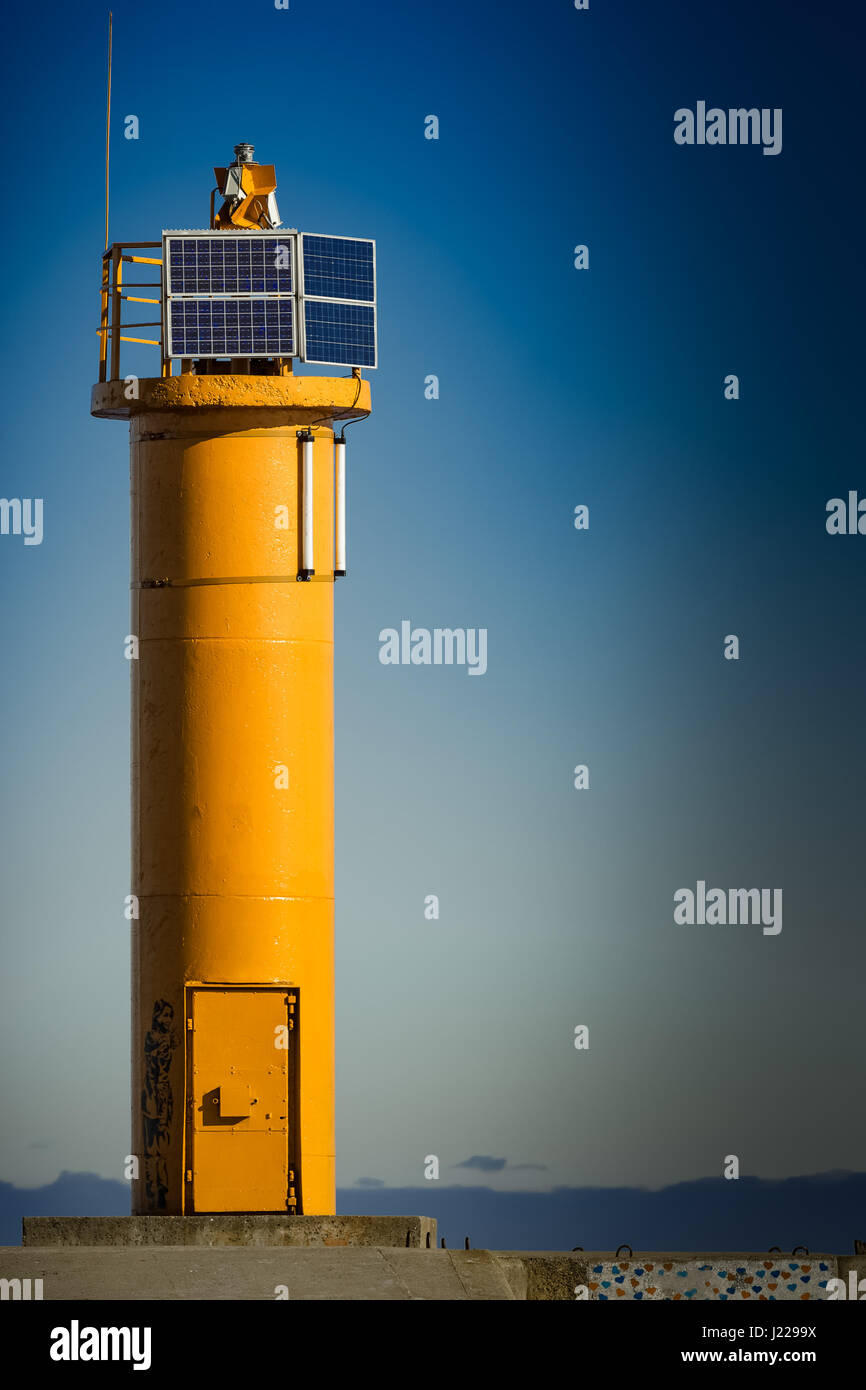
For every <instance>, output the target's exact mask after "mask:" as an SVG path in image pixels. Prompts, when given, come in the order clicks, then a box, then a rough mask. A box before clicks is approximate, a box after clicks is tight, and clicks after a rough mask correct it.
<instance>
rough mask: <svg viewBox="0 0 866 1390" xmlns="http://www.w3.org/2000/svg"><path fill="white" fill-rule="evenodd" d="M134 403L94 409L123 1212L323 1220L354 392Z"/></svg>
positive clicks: (329, 1179) (233, 382) (143, 390)
mask: <svg viewBox="0 0 866 1390" xmlns="http://www.w3.org/2000/svg"><path fill="white" fill-rule="evenodd" d="M137 393H138V394H137V396H136V398H135V399H133V400H129V399H127V394H128V388H127V387H125V385H124V382H123V381H122V380H121V381H109V382H104V383H102V384H100V385H98V386H96V387H94V391H93V403H92V413H93V414H94V415H97V416H102V417H112V418H123V417H128V418H129V420H130V432H131V479H132V524H131V529H132V621H131V630H130V631H131V637H132V639H133V640H132V642H131V644H130V646H131V655H132V656H133V658H134V659H133V660H132V661H131V670H132V691H133V694H132V827H133V828H132V855H133V883H132V887H131V892H132V894H134V899H133V904H134V906H133V911H134V912H135V911H137V912H138V918H137V920H134V921H133V923H132V926H133V938H132V1006H133V1022H132V1057H133V1073H132V1113H133V1136H134V1140H133V1152H134V1153H135V1154H136V1155H137V1156H138V1158H139V1165H140V1167H139V1178H138V1181H137V1182H136V1183H135V1184H134V1196H133V1212H134V1213H138V1214H142V1213H166V1214H172V1213H175V1214H178V1213H183V1212H221V1211H250V1212H255V1211H266V1212H280V1211H282V1212H287V1211H288V1212H302V1211H303V1212H307V1213H321V1214H329V1213H332V1212H333V1211H334V1210H335V1206H334V1202H335V1192H334V1017H333V1012H334V1004H333V1000H334V974H333V955H334V953H333V898H334V864H333V859H334V812H333V592H334V567H335V535H334V523H335V513H334V500H335V499H334V482H335V460H334V435H333V428H332V421H333V420H334V419H335V418H337V419H342V420H345V419H351V418H360V417H363V416H365V415H366V414H368V413H369V410H370V393H369V386H368V384H367V383H366V382H363V381H361V380H360V379H359V378H358V377H357V376H348V377H317V376H304V377H296V376H293V375H282V376H281V375H274V376H248V375H237V376H233V375H221V376H220V375H202V376H196V375H193V374H190V373H185V374H183V375H181V376H178V377H164V378H160V379H148V380H140V381H139V382H138V383H137ZM310 429H311V430H312V436H313V440H314V443H313V446H312V470H311V471H312V495H311V496H310V494H309V492H307V495H305V486H304V480H305V476H306V480H307V484H308V485H309V481H310V464H309V446H306V448H305V440H304V438H303V435H304V432H306V431H308V430H310ZM305 452H306V453H307V455H308V457H307V460H306V464H305V458H304V455H305ZM310 509H311V510H312V515H311V516H310ZM305 515H306V531H307V540H306V546H307V553H303V554H302V553H301V552H302V550H303V549H304V530H305ZM310 540H312V545H313V555H312V557H311V556H310V555H309V553H308V548H309V544H310ZM311 561H312V563H311ZM310 569H312V570H313V571H314V572H313V574H312V576H311V578H310V579H309V582H299V577H303V575H304V573H305V571H307V570H310ZM135 900H137V903H136V902H135Z"/></svg>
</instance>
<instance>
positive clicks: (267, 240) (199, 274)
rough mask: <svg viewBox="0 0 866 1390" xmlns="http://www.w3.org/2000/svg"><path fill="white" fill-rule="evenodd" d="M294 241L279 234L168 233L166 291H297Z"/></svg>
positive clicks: (172, 292)
mask: <svg viewBox="0 0 866 1390" xmlns="http://www.w3.org/2000/svg"><path fill="white" fill-rule="evenodd" d="M293 240H294V238H293V237H291V236H286V235H285V234H280V233H278V232H276V233H271V235H269V236H250V235H249V234H247V233H242V234H240V235H237V236H235V235H232V233H230V232H218V233H216V234H213V233H212V234H211V235H206V234H205V235H202V234H199V235H189V236H166V238H165V267H166V286H167V292H168V294H169V295H176V294H196V295H199V294H205V295H206V294H293V293H294V288H295V286H294V274H293V270H292V262H293V259H294V256H293V247H292V242H293Z"/></svg>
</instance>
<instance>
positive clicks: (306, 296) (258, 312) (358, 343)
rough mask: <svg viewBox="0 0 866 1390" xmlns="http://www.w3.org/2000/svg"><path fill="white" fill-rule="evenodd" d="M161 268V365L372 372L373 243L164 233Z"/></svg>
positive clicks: (309, 237) (286, 234)
mask: <svg viewBox="0 0 866 1390" xmlns="http://www.w3.org/2000/svg"><path fill="white" fill-rule="evenodd" d="M296 257H297V273H296V271H295V264H296ZM163 265H164V284H165V296H164V298H165V334H164V339H165V353H166V356H168V357H192V358H217V357H300V358H301V360H302V361H304V362H311V363H314V364H316V365H319V366H348V367H375V366H376V244H375V242H373V241H368V240H362V239H359V238H356V237H338V236H318V235H311V234H307V233H305V234H304V235H303V236H301V235H299V234H298V233H297V232H257V231H256V232H221V231H176V232H163Z"/></svg>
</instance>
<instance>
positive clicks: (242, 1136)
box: [187, 989, 294, 1212]
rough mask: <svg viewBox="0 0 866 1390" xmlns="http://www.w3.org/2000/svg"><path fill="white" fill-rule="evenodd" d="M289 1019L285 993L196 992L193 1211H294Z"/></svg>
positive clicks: (290, 1012) (290, 997) (190, 1207)
mask: <svg viewBox="0 0 866 1390" xmlns="http://www.w3.org/2000/svg"><path fill="white" fill-rule="evenodd" d="M290 1015H291V1016H293V1015H294V996H293V995H292V994H290V992H289V991H287V990H285V989H196V990H194V991H193V992H192V1010H191V1018H190V1020H189V1021H190V1023H191V1024H192V1028H191V1030H189V1029H188V1033H187V1038H188V1041H191V1048H190V1055H191V1069H190V1073H189V1075H190V1083H191V1084H190V1087H189V1095H190V1100H191V1102H192V1103H191V1107H190V1108H191V1111H192V1124H191V1126H190V1132H189V1137H190V1138H191V1139H192V1144H191V1161H190V1160H188V1163H187V1169H188V1171H187V1179H188V1181H187V1195H188V1198H189V1195H190V1194H189V1188H190V1186H191V1187H192V1194H191V1200H188V1202H187V1210H188V1211H271V1212H273V1211H286V1210H287V1209H288V1210H293V1209H294V1208H293V1206H292V1205H290V1203H289V1200H288V1199H289V1196H290V1187H292V1192H291V1196H292V1197H293V1196H294V1188H293V1186H292V1182H290V1175H289V1125H290V1123H291V1122H293V1119H294V1116H293V1111H292V1109H290V1106H289V1095H290V1093H289V1047H290V1046H291V1045H293V1042H294V1038H293V1036H292V1033H291V1032H290V1028H291V1026H292V1024H293V1017H290ZM291 1177H292V1181H293V1179H294V1173H292V1175H291ZM190 1179H191V1182H190Z"/></svg>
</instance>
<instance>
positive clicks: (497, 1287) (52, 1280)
mask: <svg viewBox="0 0 866 1390" xmlns="http://www.w3.org/2000/svg"><path fill="white" fill-rule="evenodd" d="M0 1273H2V1277H3V1278H5V1279H6V1280H7V1281H8V1280H14V1279H18V1280H22V1281H23V1280H29V1281H30V1285H29V1286H28V1293H29V1295H30V1297H31V1298H32V1297H33V1296H34V1292H35V1288H36V1286H35V1284H34V1281H35V1280H37V1279H41V1280H42V1285H41V1289H40V1290H39V1292H40V1293H41V1296H42V1298H43V1299H44V1300H46V1301H49V1300H55V1301H56V1300H70V1301H75V1302H77V1301H79V1300H84V1301H90V1300H103V1299H110V1300H126V1301H131V1300H145V1301H151V1300H152V1301H156V1302H159V1301H164V1300H169V1301H172V1302H173V1301H191V1300H207V1301H211V1300H225V1301H232V1302H235V1301H241V1302H243V1301H248V1300H255V1299H260V1300H262V1299H263V1300H270V1301H279V1300H280V1299H288V1300H289V1301H291V1302H298V1301H310V1300H319V1301H327V1302H342V1301H347V1300H349V1301H360V1300H364V1301H368V1300H369V1301H374V1302H395V1301H397V1302H399V1301H416V1300H424V1301H427V1300H430V1301H435V1300H447V1301H456V1302H465V1301H469V1300H473V1301H474V1300H481V1301H495V1300H510V1301H513V1300H514V1298H515V1294H514V1292H513V1290H512V1288H511V1286H510V1284H509V1283H508V1280H507V1279H506V1277H505V1274H504V1272H503V1270H502V1269H501V1268H500V1266H499V1264H498V1263H497V1260H496V1258H495V1257H494V1256H493V1255H491V1254H490V1253H489V1252H488V1251H486V1250H406V1249H405V1248H404V1249H399V1248H396V1247H394V1246H390V1247H380V1248H375V1247H371V1246H360V1247H359V1246H355V1247H344V1248H342V1249H332V1250H328V1249H318V1250H315V1249H300V1248H298V1247H285V1246H284V1247H282V1248H274V1247H266V1246H252V1247H244V1248H241V1247H235V1248H233V1249H230V1250H229V1249H225V1248H216V1247H211V1248H209V1249H208V1248H198V1249H195V1248H191V1247H190V1246H182V1247H176V1246H174V1247H173V1246H153V1245H150V1246H145V1245H140V1246H126V1247H121V1248H115V1249H112V1248H109V1247H108V1246H104V1245H103V1246H78V1247H77V1248H70V1247H54V1248H53V1249H50V1250H45V1249H41V1250H40V1249H36V1248H35V1247H32V1246H31V1247H27V1248H23V1247H21V1246H7V1247H6V1248H5V1249H2V1248H0ZM12 1296H13V1297H14V1294H13V1295H12Z"/></svg>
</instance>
